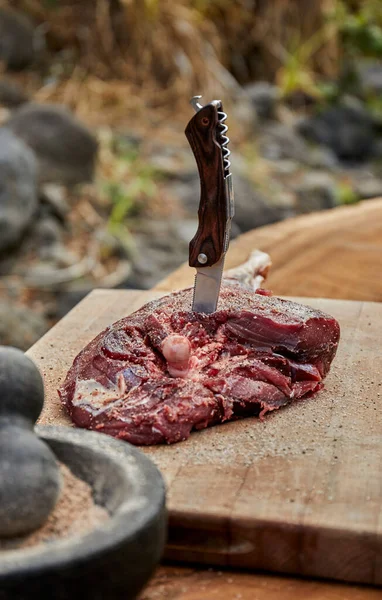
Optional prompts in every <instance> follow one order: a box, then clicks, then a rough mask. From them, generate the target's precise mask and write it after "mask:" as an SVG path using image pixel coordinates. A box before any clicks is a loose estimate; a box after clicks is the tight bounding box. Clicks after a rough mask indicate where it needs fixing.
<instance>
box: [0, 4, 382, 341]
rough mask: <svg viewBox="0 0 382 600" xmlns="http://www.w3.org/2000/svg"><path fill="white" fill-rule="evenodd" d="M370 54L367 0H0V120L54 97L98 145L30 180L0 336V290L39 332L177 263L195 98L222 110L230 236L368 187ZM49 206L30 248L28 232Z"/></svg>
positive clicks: (380, 18) (379, 46)
mask: <svg viewBox="0 0 382 600" xmlns="http://www.w3.org/2000/svg"><path fill="white" fill-rule="evenodd" d="M9 14H11V15H13V17H14V21H13V25H12V23H11V25H12V27H11V26H10V25H9V23H10V21H9V19H8V16H7V15H9ZM7 19H8V20H7ZM27 31H29V32H30V36H29V37H28V35H27V33H26V32H27ZM12 36H14V39H13V38H12ZM23 36H24V37H23ZM28 44H29V46H28ZM12 52H13V54H12ZM381 61H382V8H381V2H380V0H364V1H361V0H355V1H351V0H349V1H345V0H310V1H309V2H308V1H307V0H272V1H270V0H0V107H1V105H3V112H0V119H1V121H2V123H3V126H5V127H7V123H8V120H9V119H10V120H11V121H10V122H11V123H13V121H12V119H16V123H17V119H21V117H20V116H18V114H19V113H18V111H20V110H23V107H24V110H25V105H28V104H30V103H32V104H33V105H44V106H48V107H49V106H52V105H54V106H57V105H59V106H61V105H63V106H65V107H66V108H67V109H69V111H70V112H71V114H72V115H73V117H74V118H76V119H77V123H78V127H79V126H80V124H81V126H84V127H86V128H87V130H88V134H89V135H91V136H93V138H94V140H95V141H94V144H96V146H97V156H96V169H95V171H94V174H93V175H92V176H91V177H82V178H81V177H79V178H78V177H77V180H78V181H77V180H76V182H75V185H73V184H72V183H70V184H69V183H68V182H66V181H61V180H59V181H58V180H56V179H57V178H56V179H55V177H53V176H52V177H50V178H49V177H47V178H46V179H47V181H44V182H43V183H44V185H42V184H41V176H40V177H39V182H38V198H39V205H38V206H39V208H38V209H37V211H35V213H34V217H33V219H34V221H33V223H32V226H31V225H29V226H28V227H29V229H28V228H27V229H25V231H24V233H23V235H22V236H21V237H20V238H19V240H18V242H17V244H13V245H12V247H11V246H8V247H7V248H6V250H4V251H2V250H1V240H0V278H1V279H0V342H1V341H2V340H3V341H4V339H5V337H6V334H5V333H3V334H2V333H1V302H11V303H13V304H14V303H15V302H14V301H15V299H16V304H17V303H18V304H19V306H20V307H27V308H28V309H33V310H34V311H35V313H36V314H38V315H40V316H42V318H43V325H42V326H41V327H42V329H44V327H45V328H46V327H47V326H49V325H50V324H51V323H52V322H54V321H55V320H56V319H57V318H58V317H60V316H62V314H64V313H65V312H66V311H67V310H68V309H69V308H70V307H71V306H72V305H73V304H74V303H75V302H76V301H78V299H79V298H81V297H82V296H83V295H84V294H85V293H86V292H87V291H88V290H89V289H91V288H92V287H94V286H111V287H115V286H122V287H134V286H136V287H146V288H147V287H150V286H152V285H153V284H155V282H156V281H158V280H159V279H160V278H161V277H163V276H164V275H165V274H166V273H168V272H169V271H170V270H172V269H174V268H175V267H176V266H177V265H178V264H180V263H181V262H183V261H184V260H186V259H187V244H188V241H189V239H190V238H191V237H192V235H193V232H194V230H195V227H196V213H197V205H198V194H199V192H198V181H197V176H196V173H195V171H196V169H195V165H194V162H193V157H192V155H191V152H190V150H189V148H188V147H187V143H186V140H185V138H184V133H183V131H184V128H185V125H186V123H187V121H188V120H189V119H190V117H191V116H192V110H191V108H190V106H189V99H190V97H191V96H193V95H195V94H202V95H203V98H204V99H205V101H206V102H207V101H209V100H210V99H212V98H215V97H218V98H220V99H222V100H223V101H224V106H225V109H226V111H227V113H228V120H227V123H228V125H229V135H230V137H231V149H232V151H233V160H232V167H233V171H234V175H235V179H234V182H235V188H236V198H237V203H238V204H237V217H236V223H235V226H236V230H235V231H234V235H235V232H236V234H238V233H240V232H243V231H245V230H246V229H248V228H251V227H256V226H261V225H264V224H267V223H270V222H274V221H277V220H280V219H283V218H288V217H291V216H293V215H295V214H299V213H301V212H309V211H312V210H321V209H323V208H332V207H334V206H337V205H338V204H348V203H352V202H357V201H358V200H360V199H365V198H371V197H373V196H376V195H379V194H382V167H381V163H382V66H381ZM12 94H13V95H12ZM15 98H16V99H15ZM20 107H21V109H20ZM44 114H45V113H44ZM41 118H42V126H41V127H40V125H41V123H40V125H39V127H40V129H38V127H37V128H35V129H37V130H38V131H40V133H39V134H36V133H34V134H33V135H37V137H38V135H40V137H41V138H42V137H43V138H44V140H43V141H41V139H38V140H37V141H35V143H32V142H31V141H30V140H29V139H24V141H26V142H27V144H28V145H30V146H31V147H32V149H33V151H34V152H36V154H37V158H38V159H39V160H40V155H39V152H41V145H44V144H45V143H47V142H46V140H48V139H51V138H52V137H57V133H55V131H56V130H53V129H49V118H48V117H47V116H46V114H45V117H41ZM28 119H29V121H28ZM28 119H27V126H28V123H29V124H31V123H32V120H33V115H32V116H30V117H28ZM22 122H23V123H25V121H22ZM12 126H13V125H12ZM23 127H24V125H23ZM30 127H31V128H32V125H30ZM19 128H20V126H19ZM45 129H46V130H45ZM13 131H14V132H16V133H17V127H16V126H13ZM34 131H35V130H34ZM21 137H22V136H21ZM26 137H27V136H24V138H26ZM32 137H33V136H32ZM59 137H60V140H59V141H57V144H59V143H61V144H62V146H63V147H65V144H66V141H65V140H66V139H67V136H66V134H65V132H64V133H63V134H62V137H61V136H59ZM68 148H69V145H68ZM48 153H52V154H55V150H54V151H52V152H51V150H49V152H48ZM68 153H69V154H70V153H71V150H70V148H69V150H68ZM0 154H1V152H0ZM0 158H1V156H0ZM62 160H64V161H65V158H64V159H62ZM76 160H77V159H76ZM0 162H1V161H0ZM69 162H70V161H69ZM40 163H41V160H40ZM40 163H39V164H40ZM44 164H45V163H44ZM40 169H41V166H40ZM56 171H57V169H56ZM58 179H59V178H58ZM46 183H48V184H49V185H52V184H54V185H56V184H57V185H56V189H54V190H53V192H52V189H51V188H49V189H46V187H44V186H45V184H46ZM57 186H58V188H57ZM52 194H53V195H52ZM60 203H61V204H60ZM52 206H53V207H54V208H52ZM47 207H48V208H47ZM60 207H61V208H60ZM60 210H61V213H60ZM65 211H66V212H65ZM47 215H48V217H47ZM57 215H58V216H57ZM47 218H48V219H51V221H50V224H49V227H50V229H49V227H48V229H49V231H50V235H51V236H53V238H54V235H53V233H52V231H53V229H54V228H56V230H55V231H56V234H55V236H56V237H55V239H54V241H53V242H51V244H52V246H54V251H53V250H51V251H49V252H48V251H45V250H44V251H43V252H42V251H41V245H43V241H41V236H40V234H39V235H37V237H36V235H35V234H33V235H32V236H31V235H29V233H28V232H30V231H31V230H32V232H33V231H34V230H33V227H35V225H36V222H37V221H38V222H39V223H40V224H41V221H42V222H43V224H44V226H45V229H46V227H47V225H46V219H47ZM52 218H53V220H55V221H54V223H55V224H54V225H53V224H52ZM0 222H1V197H0ZM57 223H59V229H57V227H58V225H57ZM0 224H1V223H0ZM31 227H32V229H31ZM40 229H41V227H40ZM0 231H1V228H0ZM44 231H45V230H44ZM39 236H40V237H39ZM48 237H49V236H48ZM28 240H29V242H28ZM45 241H46V240H45ZM44 243H45V242H44ZM57 247H59V249H60V250H59V251H58V250H57ZM89 256H91V257H92V260H90V262H89V261H88V262H87V263H86V265H87V267H86V268H85V267H84V259H85V257H87V258H89ZM21 260H22V261H23V263H24V265H25V264H27V265H28V272H29V275H28V276H27V275H26V273H25V270H24V271H23V270H22V269H21V268H20V267H19V262H20V261H21ZM78 265H80V268H77V267H78ZM33 269H34V270H33ZM49 269H50V270H49ZM57 271H58V272H59V275H57ZM31 273H32V275H33V276H31ZM73 273H74V275H73ZM28 277H29V278H28ZM10 298H11V300H9V299H10ZM8 309H9V305H7V307H6V310H8ZM4 310H5V309H4ZM37 329H38V328H37ZM40 331H41V330H39V332H40ZM33 335H34V334H31V337H28V338H27V341H25V342H20V343H19V344H18V345H24V346H27V345H28V343H29V342H30V341H31V340H32V338H33ZM36 335H37V334H35V336H36ZM6 341H8V340H6ZM11 341H12V340H11Z"/></svg>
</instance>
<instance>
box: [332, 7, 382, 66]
mask: <svg viewBox="0 0 382 600" xmlns="http://www.w3.org/2000/svg"><path fill="white" fill-rule="evenodd" d="M331 18H332V19H333V20H334V22H335V23H336V25H337V27H338V31H339V34H340V38H341V43H342V45H343V46H344V49H345V50H346V51H348V52H351V53H352V54H354V55H357V56H360V55H361V56H368V57H374V58H381V57H382V3H381V0H367V1H366V2H362V3H361V4H360V6H359V8H358V9H356V10H355V11H352V10H351V9H350V8H349V5H348V3H346V2H344V1H342V0H337V2H336V3H335V11H334V14H333V15H332V16H331Z"/></svg>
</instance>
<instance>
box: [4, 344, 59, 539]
mask: <svg viewBox="0 0 382 600" xmlns="http://www.w3.org/2000/svg"><path fill="white" fill-rule="evenodd" d="M43 403H44V384H43V381H42V377H41V375H40V373H39V371H38V369H37V368H36V366H35V365H34V363H33V362H32V361H31V360H30V359H29V358H28V357H27V356H25V354H24V353H23V352H21V351H20V350H17V349H16V348H11V347H5V346H0V537H13V536H20V535H23V534H27V533H29V532H31V531H34V530H35V529H37V528H38V527H40V526H41V525H42V524H43V523H44V522H45V521H46V519H47V518H48V516H49V514H50V512H51V511H52V509H53V507H54V506H55V504H56V501H57V499H58V496H59V492H60V485H61V480H60V472H59V468H58V465H57V462H56V459H55V456H54V454H53V452H52V451H51V449H50V448H49V447H48V445H47V444H45V443H44V442H43V441H42V440H41V439H40V438H38V437H37V435H36V434H35V433H34V425H35V422H36V421H37V419H38V417H39V415H40V413H41V410H42V407H43Z"/></svg>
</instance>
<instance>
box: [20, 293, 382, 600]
mask: <svg viewBox="0 0 382 600" xmlns="http://www.w3.org/2000/svg"><path fill="white" fill-rule="evenodd" d="M156 296H158V293H155V292H134V291H105V290H103V291H95V292H93V293H92V294H90V296H88V297H87V298H86V299H85V300H83V301H82V302H81V303H80V304H79V305H78V306H77V307H76V308H75V309H74V310H73V311H72V312H71V313H70V314H69V315H67V316H66V317H65V318H64V319H63V320H62V321H61V322H60V323H58V324H57V325H56V326H55V327H54V328H53V329H52V330H51V331H49V332H48V333H47V334H46V335H45V336H44V338H42V339H41V340H40V341H39V342H38V343H37V344H36V345H35V346H34V347H33V348H32V349H31V350H30V351H29V355H30V356H31V357H32V358H33V359H34V360H35V361H36V362H37V364H38V365H39V367H40V369H41V371H42V373H43V375H44V379H45V384H46V406H45V408H44V412H43V414H42V417H41V422H42V423H48V424H49V423H55V424H69V420H68V418H67V416H66V414H65V413H64V411H63V410H62V409H61V407H60V405H59V402H58V396H57V392H56V389H57V386H58V385H59V383H60V381H62V379H63V377H64V376H65V374H66V371H67V370H68V368H69V366H70V364H71V362H72V360H73V359H74V357H75V356H76V354H77V353H78V351H79V350H81V349H82V348H83V346H84V345H85V344H86V343H87V342H89V341H90V340H91V339H92V338H93V337H94V336H95V335H96V334H97V333H98V332H99V331H100V330H102V329H103V328H104V327H105V326H107V325H108V324H110V323H111V322H112V321H115V320H116V319H118V318H120V317H122V316H124V315H126V314H127V313H128V312H131V311H133V310H135V309H136V308H138V307H139V306H140V305H142V304H143V303H144V302H147V301H148V300H149V299H151V298H153V297H156ZM309 304H311V305H313V306H316V307H318V308H321V309H323V310H326V311H327V312H329V313H331V314H333V316H335V317H336V318H338V320H339V321H340V324H341V331H342V339H341V344H340V348H339V352H338V356H337V358H336V360H335V363H334V366H333V369H332V372H331V374H330V375H329V377H328V379H327V383H326V389H325V390H324V391H322V392H320V394H319V395H318V396H317V397H316V398H314V399H310V400H306V401H302V402H297V403H295V404H292V405H291V406H289V407H287V408H285V409H282V410H280V411H278V412H277V413H274V414H272V415H270V416H268V417H267V418H266V419H265V421H264V422H261V421H259V420H258V419H256V418H252V419H245V420H242V421H238V422H236V423H229V424H226V425H221V426H218V427H214V428H210V429H207V430H204V431H201V432H196V433H193V434H192V435H191V437H190V439H189V440H187V441H186V442H182V443H180V444H177V445H173V446H159V447H154V448H147V449H145V452H147V453H148V454H149V455H150V456H151V458H152V459H153V460H154V461H155V462H156V463H157V465H158V466H159V467H160V469H161V471H162V473H163V474H164V476H165V479H166V482H167V486H168V507H169V512H170V524H171V528H170V538H169V546H168V550H167V556H168V557H170V558H172V559H174V558H176V559H177V560H188V561H194V562H205V563H208V564H210V565H211V564H221V565H224V566H225V567H249V568H254V567H256V568H260V569H264V570H276V571H280V572H284V573H298V574H302V575H305V576H307V575H309V576H322V577H330V578H338V579H342V580H348V581H359V582H368V583H375V584H381V583H382V512H381V508H382V489H381V481H382V445H381V443H380V434H381V423H380V417H379V403H380V398H381V396H382V381H381V373H382V357H381V354H380V351H379V347H380V339H381V337H382V305H379V304H377V303H366V302H364V303H362V302H349V301H348V302H346V301H331V300H312V299H311V300H309ZM174 597H177V596H174ZM179 597H180V598H183V596H179ZM192 597H193V596H192V595H191V596H187V595H185V596H184V598H192ZM195 597H196V596H195ZM211 597H213V596H211ZM216 597H219V596H216ZM221 597H223V596H221ZM232 597H234V596H232ZM268 597H271V596H268ZM274 597H275V598H277V596H274ZM296 597H298V596H296ZM301 597H303V596H302V595H301ZM332 597H333V598H335V597H336V596H332ZM354 597H356V596H354ZM368 597H370V596H367V595H366V596H365V598H368ZM206 598H209V596H206ZM328 598H331V596H328ZM349 598H351V596H349Z"/></svg>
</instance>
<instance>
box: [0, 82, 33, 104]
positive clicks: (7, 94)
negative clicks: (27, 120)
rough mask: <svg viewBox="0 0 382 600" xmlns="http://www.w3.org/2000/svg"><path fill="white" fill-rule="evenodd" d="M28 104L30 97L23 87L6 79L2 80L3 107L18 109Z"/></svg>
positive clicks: (1, 99) (0, 101)
mask: <svg viewBox="0 0 382 600" xmlns="http://www.w3.org/2000/svg"><path fill="white" fill-rule="evenodd" d="M26 102H28V96H27V95H26V94H25V93H24V91H23V90H22V89H21V87H19V86H18V85H16V84H14V83H12V82H11V81H7V80H6V79H1V80H0V104H1V105H2V106H4V107H6V108H16V107H17V106H20V105H21V104H25V103H26Z"/></svg>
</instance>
